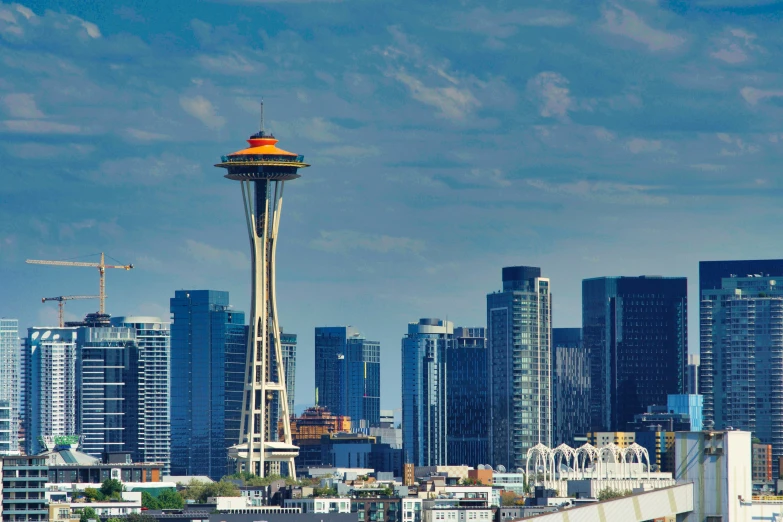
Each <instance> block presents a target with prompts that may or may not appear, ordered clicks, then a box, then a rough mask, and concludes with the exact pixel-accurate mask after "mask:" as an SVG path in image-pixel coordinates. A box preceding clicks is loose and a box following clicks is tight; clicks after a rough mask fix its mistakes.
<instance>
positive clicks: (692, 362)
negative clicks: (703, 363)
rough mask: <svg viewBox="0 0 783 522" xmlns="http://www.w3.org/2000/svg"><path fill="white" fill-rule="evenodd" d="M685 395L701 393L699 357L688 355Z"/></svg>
mask: <svg viewBox="0 0 783 522" xmlns="http://www.w3.org/2000/svg"><path fill="white" fill-rule="evenodd" d="M685 393H688V394H690V395H698V393H699V356H698V354H693V353H691V354H688V366H687V368H686V369H685Z"/></svg>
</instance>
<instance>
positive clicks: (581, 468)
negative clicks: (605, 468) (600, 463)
mask: <svg viewBox="0 0 783 522" xmlns="http://www.w3.org/2000/svg"><path fill="white" fill-rule="evenodd" d="M597 458H598V449H597V448H596V447H595V446H593V445H592V444H590V443H589V442H586V443H584V444H582V445H581V446H579V447H578V448H577V449H576V452H575V459H576V471H577V473H579V472H581V473H582V476H584V472H585V470H586V469H587V468H586V464H587V460H588V459H590V464H592V465H594V466H595V462H596V459H597Z"/></svg>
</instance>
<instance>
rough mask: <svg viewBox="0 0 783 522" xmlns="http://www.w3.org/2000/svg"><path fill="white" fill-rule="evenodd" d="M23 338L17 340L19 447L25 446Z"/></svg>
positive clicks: (25, 378)
mask: <svg viewBox="0 0 783 522" xmlns="http://www.w3.org/2000/svg"><path fill="white" fill-rule="evenodd" d="M24 350H25V340H24V339H21V340H20V342H19V355H18V356H17V357H18V358H19V372H18V374H17V378H18V381H17V382H18V388H19V393H18V396H19V398H18V401H19V402H18V404H19V449H20V450H22V449H24V448H25V447H26V440H27V439H26V435H25V426H26V424H27V357H26V356H25V351H24Z"/></svg>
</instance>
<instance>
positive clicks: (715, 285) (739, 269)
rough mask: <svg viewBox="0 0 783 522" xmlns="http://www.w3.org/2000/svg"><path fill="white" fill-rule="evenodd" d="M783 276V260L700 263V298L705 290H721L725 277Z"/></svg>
mask: <svg viewBox="0 0 783 522" xmlns="http://www.w3.org/2000/svg"><path fill="white" fill-rule="evenodd" d="M749 275H760V276H783V259H742V260H737V261H699V298H701V296H702V293H703V292H704V290H715V289H720V288H721V285H722V283H723V278H724V277H745V276H749Z"/></svg>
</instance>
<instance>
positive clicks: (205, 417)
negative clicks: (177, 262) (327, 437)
mask: <svg viewBox="0 0 783 522" xmlns="http://www.w3.org/2000/svg"><path fill="white" fill-rule="evenodd" d="M171 313H172V319H173V322H172V324H171V407H172V409H171V473H172V474H173V475H206V476H208V477H210V478H212V479H215V480H219V479H220V478H221V477H223V476H224V475H226V474H228V473H231V472H232V470H230V469H229V468H228V447H230V446H232V445H235V444H237V443H238V442H239V431H240V417H241V412H242V393H243V390H244V385H245V379H244V373H245V368H246V366H245V357H246V350H247V326H245V324H244V322H245V314H244V313H243V312H238V311H235V310H234V309H233V308H232V307H231V305H230V304H229V295H228V292H220V291H215V290H178V291H176V292H175V294H174V298H172V299H171Z"/></svg>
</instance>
